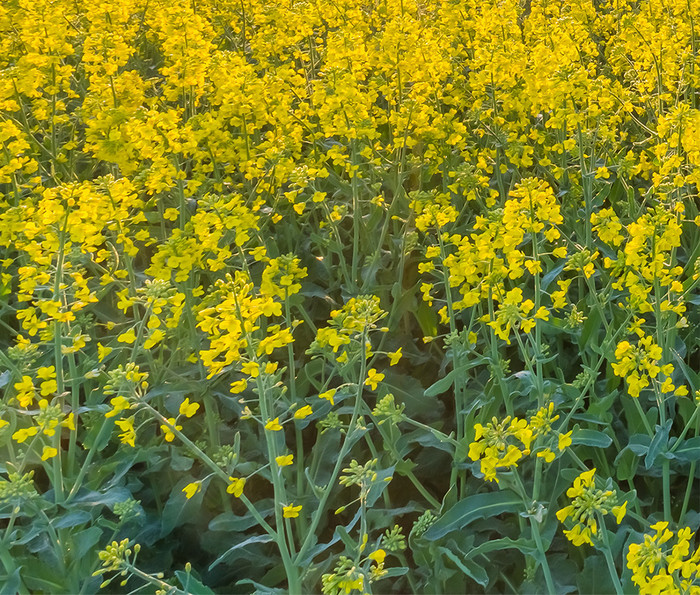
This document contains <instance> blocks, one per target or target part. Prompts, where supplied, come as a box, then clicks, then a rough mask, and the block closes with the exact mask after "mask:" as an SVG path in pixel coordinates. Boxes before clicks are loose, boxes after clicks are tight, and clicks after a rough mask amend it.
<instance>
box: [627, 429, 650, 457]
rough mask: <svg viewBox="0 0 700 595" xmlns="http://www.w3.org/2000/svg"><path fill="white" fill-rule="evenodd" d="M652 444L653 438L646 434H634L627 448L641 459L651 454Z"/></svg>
mask: <svg viewBox="0 0 700 595" xmlns="http://www.w3.org/2000/svg"><path fill="white" fill-rule="evenodd" d="M650 444H651V438H649V436H647V435H646V434H634V435H633V436H630V439H629V442H628V443H627V448H628V449H630V450H631V451H632V452H633V453H634V454H636V455H637V456H638V457H641V456H644V455H645V454H647V452H649V445H650Z"/></svg>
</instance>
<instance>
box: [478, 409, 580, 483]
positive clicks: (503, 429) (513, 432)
mask: <svg viewBox="0 0 700 595" xmlns="http://www.w3.org/2000/svg"><path fill="white" fill-rule="evenodd" d="M557 419H559V416H558V415H554V403H550V404H549V405H547V406H546V407H542V408H541V409H539V410H538V411H537V412H536V413H535V414H534V415H533V416H532V417H531V418H530V419H529V420H527V419H521V418H518V417H514V418H513V417H511V416H508V417H506V418H505V419H504V420H503V421H499V420H498V419H497V418H495V417H494V418H493V419H492V421H491V422H490V423H487V424H486V425H485V426H484V425H482V424H475V425H474V432H475V434H474V441H473V442H472V443H471V444H470V445H469V453H468V456H469V458H470V459H471V460H472V461H479V462H480V468H481V472H482V473H483V474H484V479H485V480H486V481H495V482H496V483H498V482H499V478H498V475H497V474H498V473H499V472H504V471H507V470H508V469H510V468H512V467H517V466H518V463H519V462H520V461H521V460H522V459H523V458H524V457H526V456H528V455H529V454H530V453H531V452H532V453H533V454H535V455H536V456H537V457H538V458H542V459H544V460H545V461H546V462H547V463H551V462H552V461H553V460H554V459H555V458H556V456H557V453H561V452H562V451H563V450H564V449H565V448H566V447H567V446H569V445H570V444H571V432H567V433H566V434H563V433H560V432H557V431H556V430H554V429H553V428H552V424H553V423H554V422H555V421H556V420H557ZM555 437H556V446H555V445H554V438H555ZM533 449H534V450H533Z"/></svg>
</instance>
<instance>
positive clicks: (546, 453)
mask: <svg viewBox="0 0 700 595" xmlns="http://www.w3.org/2000/svg"><path fill="white" fill-rule="evenodd" d="M537 456H538V457H540V458H542V459H544V460H545V462H546V463H551V462H552V461H553V460H554V459H555V458H556V457H557V455H555V454H554V453H553V452H552V451H551V450H549V449H548V448H545V449H544V450H541V451H539V452H538V453H537Z"/></svg>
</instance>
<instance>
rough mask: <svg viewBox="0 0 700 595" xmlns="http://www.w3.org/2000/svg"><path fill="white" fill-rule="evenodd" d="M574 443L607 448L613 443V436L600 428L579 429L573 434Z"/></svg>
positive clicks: (572, 440) (572, 441)
mask: <svg viewBox="0 0 700 595" xmlns="http://www.w3.org/2000/svg"><path fill="white" fill-rule="evenodd" d="M571 443H572V444H583V445H585V446H594V447H596V448H607V447H608V446H610V445H611V444H612V438H611V437H610V436H608V435H607V434H605V433H603V432H601V431H599V430H589V429H584V428H581V429H578V430H574V432H573V433H572V435H571Z"/></svg>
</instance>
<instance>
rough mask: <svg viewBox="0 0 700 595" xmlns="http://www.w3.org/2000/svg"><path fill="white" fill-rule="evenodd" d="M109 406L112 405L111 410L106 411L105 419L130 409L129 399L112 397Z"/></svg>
mask: <svg viewBox="0 0 700 595" xmlns="http://www.w3.org/2000/svg"><path fill="white" fill-rule="evenodd" d="M110 404H111V405H112V410H111V411H108V412H107V413H105V417H107V418H109V417H115V416H117V415H119V414H120V413H121V412H122V411H125V410H127V409H131V405H130V404H129V399H127V398H126V397H122V396H118V397H114V398H113V399H111V400H110Z"/></svg>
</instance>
